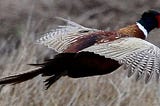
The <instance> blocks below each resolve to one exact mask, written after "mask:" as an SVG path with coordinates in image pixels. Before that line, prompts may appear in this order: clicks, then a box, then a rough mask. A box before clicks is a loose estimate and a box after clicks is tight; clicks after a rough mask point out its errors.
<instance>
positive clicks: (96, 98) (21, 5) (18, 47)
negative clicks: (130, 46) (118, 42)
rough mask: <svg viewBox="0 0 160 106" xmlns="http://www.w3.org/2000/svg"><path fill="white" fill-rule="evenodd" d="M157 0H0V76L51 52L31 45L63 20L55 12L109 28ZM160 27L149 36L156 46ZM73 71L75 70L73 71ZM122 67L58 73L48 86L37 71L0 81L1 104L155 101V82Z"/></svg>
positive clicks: (147, 105)
mask: <svg viewBox="0 0 160 106" xmlns="http://www.w3.org/2000/svg"><path fill="white" fill-rule="evenodd" d="M159 6H160V0H132V1H131V0H0V77H4V76H7V75H11V74H17V73H20V72H24V71H26V70H28V69H31V68H33V67H31V66H28V65H26V64H28V63H37V62H41V61H43V60H44V59H46V58H52V57H53V56H54V55H55V54H56V53H55V52H54V51H52V50H50V49H48V48H46V47H43V46H39V45H36V44H35V40H36V39H38V38H39V37H40V35H41V34H43V33H45V32H47V31H49V30H50V29H52V28H56V26H57V25H58V24H63V23H62V22H61V21H58V20H56V19H55V18H54V17H55V16H60V17H64V18H69V19H71V20H73V21H75V22H77V23H79V24H81V25H84V26H86V27H92V28H98V29H103V30H114V29H118V28H120V27H123V26H126V25H129V24H133V23H135V21H137V19H138V18H140V15H141V13H143V12H144V11H146V10H148V9H159ZM159 38H160V31H158V30H154V31H153V32H151V33H150V36H149V37H148V40H149V41H150V42H152V43H154V44H156V45H157V46H160V43H159V41H160V40H159ZM75 71H76V70H75ZM126 74H127V71H126V70H123V69H118V70H117V71H115V72H113V73H111V74H109V75H103V76H95V77H91V78H81V79H72V78H68V77H63V78H61V79H60V80H59V81H57V82H56V83H55V84H54V85H53V86H51V88H50V89H49V90H47V91H45V90H44V87H43V85H44V84H43V80H44V79H42V77H41V76H38V77H36V78H34V79H33V80H31V81H27V82H24V83H21V84H18V85H7V86H0V106H160V86H159V83H156V82H155V80H154V79H153V80H152V81H151V82H150V83H149V84H147V85H145V84H144V82H143V80H140V81H138V82H137V83H136V82H135V80H134V77H131V78H127V77H126Z"/></svg>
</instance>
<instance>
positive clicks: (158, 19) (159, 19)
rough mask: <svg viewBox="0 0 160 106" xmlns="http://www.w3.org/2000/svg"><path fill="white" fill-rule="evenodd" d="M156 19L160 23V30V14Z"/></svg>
mask: <svg viewBox="0 0 160 106" xmlns="http://www.w3.org/2000/svg"><path fill="white" fill-rule="evenodd" d="M156 19H157V21H158V28H160V14H159V15H157V16H156Z"/></svg>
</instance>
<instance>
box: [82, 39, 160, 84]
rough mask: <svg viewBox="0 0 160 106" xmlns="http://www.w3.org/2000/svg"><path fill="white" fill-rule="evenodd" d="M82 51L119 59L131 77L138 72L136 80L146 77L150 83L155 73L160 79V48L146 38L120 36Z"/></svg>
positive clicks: (146, 80)
mask: <svg viewBox="0 0 160 106" xmlns="http://www.w3.org/2000/svg"><path fill="white" fill-rule="evenodd" d="M82 51H89V52H94V53H95V54H99V55H102V56H105V57H106V58H111V59H114V60H117V61H118V62H119V63H120V64H124V66H125V67H126V68H127V69H128V70H129V72H128V76H129V77H130V76H132V75H133V74H134V73H135V72H136V80H139V79H141V78H142V77H144V78H145V82H146V83H148V82H149V81H150V79H151V78H152V76H153V74H154V73H155V74H156V78H157V79H159V69H160V67H159V65H160V49H159V48H158V47H157V46H155V45H153V44H151V43H149V42H147V41H145V40H142V39H139V38H134V37H126V38H120V39H118V40H115V41H111V42H107V43H101V44H97V45H93V46H90V47H88V48H86V49H83V50H82Z"/></svg>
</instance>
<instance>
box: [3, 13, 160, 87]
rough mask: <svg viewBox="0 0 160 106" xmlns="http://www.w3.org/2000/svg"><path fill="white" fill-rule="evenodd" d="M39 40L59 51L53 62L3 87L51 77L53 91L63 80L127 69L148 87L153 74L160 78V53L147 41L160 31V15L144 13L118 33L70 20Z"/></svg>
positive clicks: (48, 82)
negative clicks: (152, 32)
mask: <svg viewBox="0 0 160 106" xmlns="http://www.w3.org/2000/svg"><path fill="white" fill-rule="evenodd" d="M60 19H62V20H64V21H66V22H67V23H68V24H67V25H66V26H59V28H58V29H56V30H52V31H50V32H48V33H46V34H44V36H43V37H42V38H40V39H39V40H38V43H39V44H42V45H46V46H48V47H49V48H52V49H53V50H55V51H57V52H58V53H59V54H57V55H56V56H55V57H54V58H53V59H50V60H47V61H45V62H44V63H42V64H31V65H35V66H37V67H39V68H36V69H33V70H32V71H29V72H26V73H23V74H19V75H14V76H9V77H5V78H2V79H0V84H9V83H20V82H23V81H26V80H29V79H32V78H34V77H36V76H37V75H39V74H41V75H42V76H49V78H48V79H46V80H45V82H46V84H45V85H46V87H47V88H49V87H50V86H51V85H52V84H53V83H54V82H55V81H57V80H58V79H59V78H60V77H61V76H69V77H72V78H80V77H88V76H94V75H103V74H108V73H111V72H113V71H114V70H116V69H117V68H119V67H120V66H125V67H126V68H127V69H128V70H129V72H128V76H129V77H130V76H131V75H133V74H134V73H136V79H137V80H139V79H141V78H142V77H144V78H145V82H146V83H147V82H148V81H149V80H150V79H151V77H152V76H153V74H154V75H155V76H156V78H157V79H159V76H160V49H159V48H158V47H157V46H155V45H153V44H151V43H149V42H147V41H145V40H143V39H145V38H146V37H147V35H148V33H149V32H150V31H151V30H152V29H154V28H160V13H159V12H158V11H155V10H149V11H147V12H144V13H143V15H142V17H141V18H140V20H138V21H137V22H136V23H135V24H133V25H130V26H127V27H125V28H121V29H119V30H115V31H110V32H108V31H102V30H97V29H91V28H86V27H83V26H81V25H79V24H77V23H74V22H72V21H70V20H66V19H63V18H60Z"/></svg>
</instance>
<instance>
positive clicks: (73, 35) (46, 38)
mask: <svg viewBox="0 0 160 106" xmlns="http://www.w3.org/2000/svg"><path fill="white" fill-rule="evenodd" d="M58 19H61V20H63V21H65V22H67V25H66V26H59V28H57V29H55V30H51V31H50V32H48V33H46V34H44V35H42V36H43V37H41V38H40V39H39V40H37V43H38V44H41V45H45V46H47V47H48V48H51V49H54V50H55V51H57V52H58V53H62V52H63V51H64V50H65V49H67V47H69V46H70V44H72V43H74V42H75V41H76V40H77V38H79V37H83V36H85V35H86V34H87V35H88V34H89V33H91V32H94V31H98V30H97V29H91V28H86V27H83V26H81V25H79V24H77V23H75V22H72V21H70V20H67V19H64V18H60V17H58Z"/></svg>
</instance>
